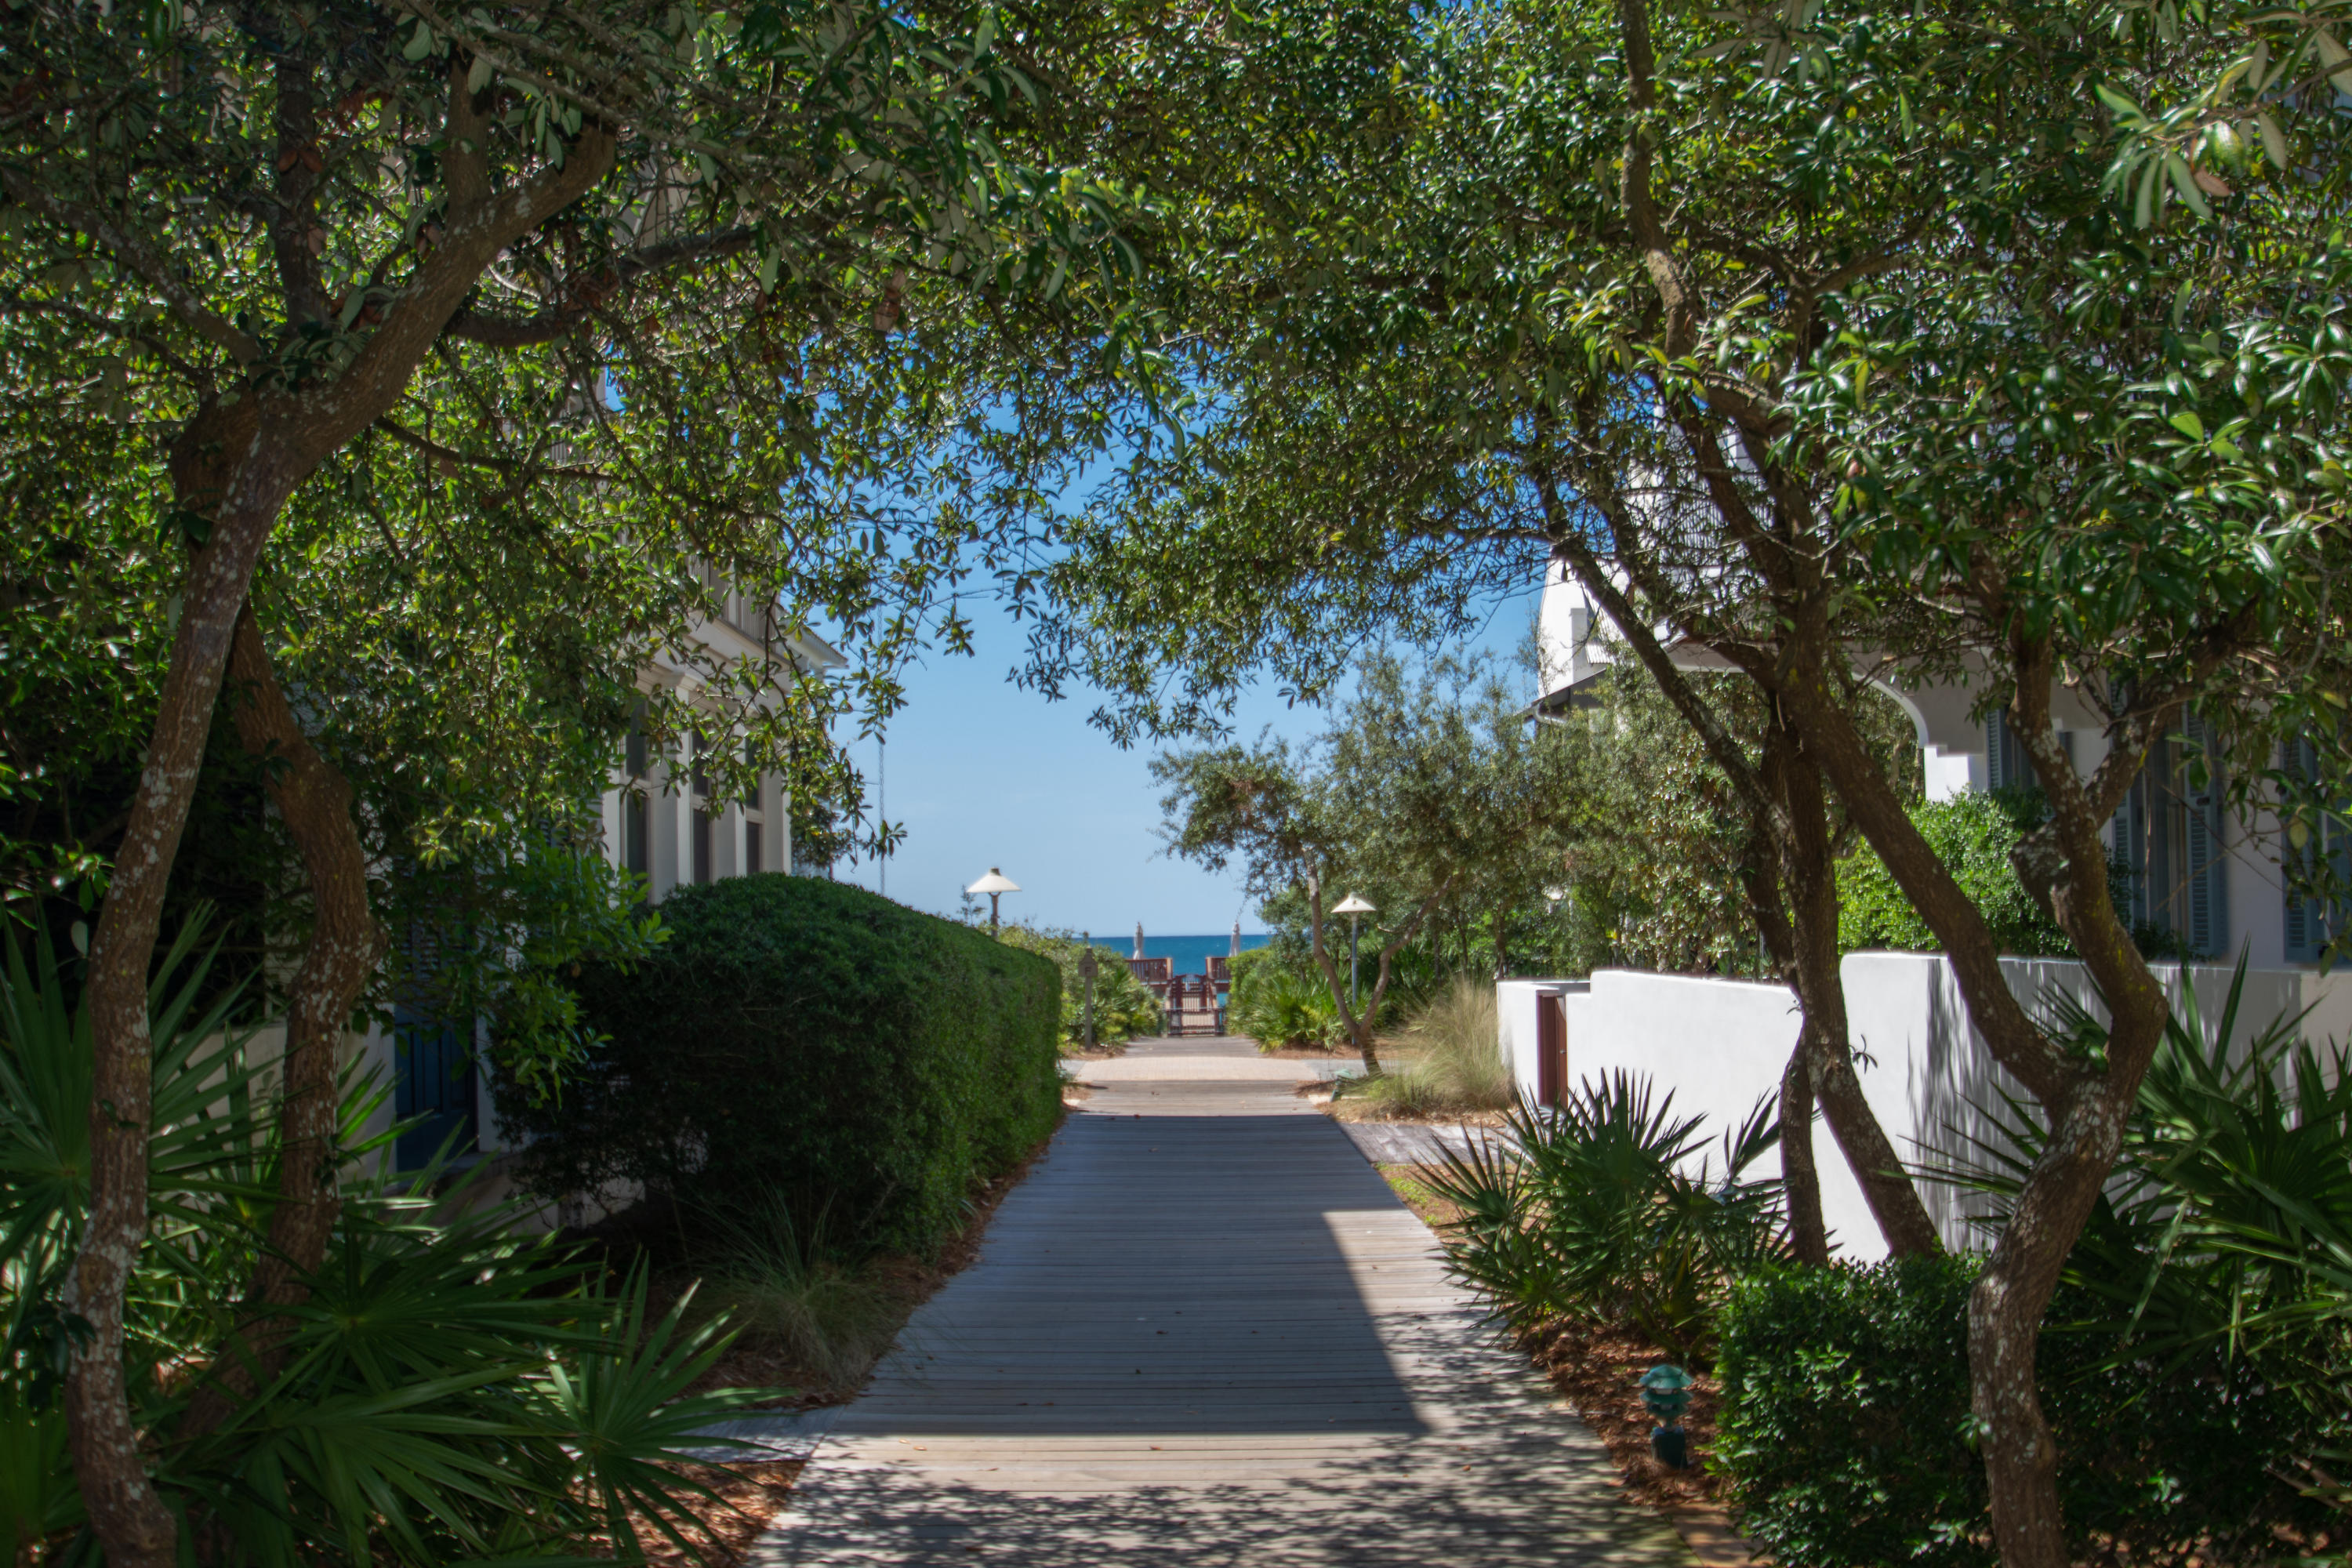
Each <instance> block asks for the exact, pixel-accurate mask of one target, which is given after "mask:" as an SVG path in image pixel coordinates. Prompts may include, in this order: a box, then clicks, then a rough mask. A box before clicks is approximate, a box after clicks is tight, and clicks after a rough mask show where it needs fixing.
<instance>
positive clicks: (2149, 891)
mask: <svg viewBox="0 0 2352 1568" xmlns="http://www.w3.org/2000/svg"><path fill="white" fill-rule="evenodd" d="M2182 731H2183V732H2182V734H2181V735H2179V736H2177V737H2167V738H2166V739H2165V740H2162V741H2159V742H2157V743H2156V744H2155V745H2154V746H2152V747H2150V748H2149V750H2148V754H2147V763H2144V764H2143V765H2142V766H2141V768H2140V772H2139V776H2138V777H2137V778H2136V779H2134V780H2133V781H2132V787H2131V793H2130V794H2128V795H2126V796H2125V797H2124V804H2123V806H2122V808H2121V809H2120V810H2118V811H2117V812H2116V821H2115V847H2116V858H2117V859H2118V860H2120V861H2121V862H2122V865H2123V870H2124V873H2125V878H2126V883H2127V885H2128V889H2129V893H2128V898H2127V900H2126V902H2127V908H2126V910H2124V913H2125V915H2126V918H2127V919H2128V920H2130V921H2131V922H2132V923H2133V924H2135V925H2142V926H2152V927H2154V928H2155V929H2157V930H2158V931H2171V932H2173V933H2174V934H2175V935H2177V936H2179V938H2180V939H2181V941H2182V942H2183V943H2184V944H2186V945H2187V947H2188V948H2189V951H2190V952H2193V953H2196V954H2197V955H2199V956H2200V957H2207V958H2210V957H2213V956H2215V955H2217V954H2219V953H2221V952H2222V951H2224V950H2225V949H2226V948H2227V947H2228V945H2229V942H2230V918H2229V915H2230V911H2229V857H2228V855H2227V853H2226V852H2225V849H2224V847H2223V835H2222V821H2221V765H2222V758H2221V752H2220V749H2219V747H2218V745H2217V741H2216V737H2215V736H2214V734H2213V731H2211V730H2210V728H2208V727H2207V725H2206V723H2205V721H2203V720H2201V719H2200V718H2198V717H2197V716H2196V715H2195V714H2193V713H2192V714H2189V716H2188V717H2187V718H2186V719H2185V720H2184V721H2183V722H2182ZM2192 762H2193V763H2197V764H2199V765H2196V766H2192V765H2191V764H2192ZM2200 772H2201V773H2203V774H2204V777H2203V779H2202V781H2201V782H2199V781H2197V780H2196V779H2195V778H2194V777H2193V775H2194V774H2196V773H2200Z"/></svg>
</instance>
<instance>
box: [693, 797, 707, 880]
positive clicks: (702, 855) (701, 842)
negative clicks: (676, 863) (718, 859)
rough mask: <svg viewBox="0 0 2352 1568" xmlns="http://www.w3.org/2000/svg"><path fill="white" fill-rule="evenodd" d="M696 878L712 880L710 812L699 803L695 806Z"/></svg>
mask: <svg viewBox="0 0 2352 1568" xmlns="http://www.w3.org/2000/svg"><path fill="white" fill-rule="evenodd" d="M694 879H695V880H696V881H698V882H708V881H709V880H710V813H709V811H707V810H705V809H704V808H702V807H701V806H696V807H695V808H694Z"/></svg>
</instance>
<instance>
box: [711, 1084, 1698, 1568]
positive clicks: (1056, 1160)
mask: <svg viewBox="0 0 2352 1568" xmlns="http://www.w3.org/2000/svg"><path fill="white" fill-rule="evenodd" d="M1245 1049H1246V1047H1236V1046H1235V1045H1234V1043H1232V1042H1223V1041H1202V1040H1193V1039H1187V1040H1182V1041H1171V1042H1168V1043H1166V1045H1164V1046H1146V1047H1139V1048H1138V1049H1137V1050H1135V1051H1133V1052H1131V1053H1130V1054H1129V1056H1128V1057H1127V1058H1123V1059H1122V1060H1121V1061H1120V1062H1119V1063H1118V1064H1116V1065H1117V1066H1118V1068H1119V1070H1118V1072H1117V1073H1097V1072H1096V1070H1095V1069H1096V1068H1100V1067H1104V1066H1108V1065H1112V1064H1100V1063H1088V1064H1085V1066H1084V1067H1083V1068H1081V1069H1080V1074H1079V1076H1081V1077H1082V1078H1087V1079H1090V1080H1092V1081H1097V1082H1100V1083H1102V1084H1103V1085H1104V1087H1102V1088H1101V1089H1097V1091H1096V1093H1095V1094H1094V1096H1093V1097H1092V1098H1091V1099H1089V1100H1087V1101H1086V1102H1085V1105H1084V1107H1083V1108H1082V1109H1081V1110H1079V1112H1078V1113H1077V1114H1076V1115H1074V1116H1073V1117H1072V1118H1071V1120H1070V1121H1069V1123H1068V1124H1067V1125H1066V1127H1065V1128H1064V1130H1063V1131H1062V1132H1061V1134H1060V1135H1059V1136H1058V1137H1057V1138H1056V1139H1055V1142H1054V1144H1053V1147H1052V1148H1051V1150H1050V1151H1049V1152H1047V1154H1046V1155H1045V1158H1043V1159H1042V1160H1040V1161H1039V1162H1038V1163H1037V1165H1036V1166H1035V1167H1034V1169H1033V1171H1032V1173H1030V1175H1029V1177H1028V1179H1027V1180H1026V1181H1024V1183H1023V1184H1022V1185H1021V1186H1020V1187H1019V1188H1018V1189H1016V1190H1015V1191H1014V1192H1013V1194H1010V1195H1009V1196H1008V1197H1007V1198H1006V1199H1005V1201H1004V1203H1003V1206H1002V1208H1001V1209H1000V1210H999V1212H998V1215H997V1216H996V1219H995V1221H994V1223H993V1224H992V1226H991V1227H990V1229H989V1232H988V1237H987V1240H986V1243H985V1245H984V1246H983V1247H982V1251H981V1255H980V1257H979V1258H978V1260H977V1261H975V1262H974V1263H973V1264H972V1266H971V1268H967V1269H966V1270H965V1271H964V1272H963V1273H961V1274H960V1275H958V1276H957V1277H956V1278H955V1279H951V1280H950V1281H949V1283H948V1284H947V1286H946V1287H945V1288H943V1289H941V1290H940V1293H939V1294H938V1295H937V1296H935V1297H934V1298H933V1299H932V1300H930V1301H929V1302H928V1303H927V1304H926V1305H925V1306H924V1307H923V1309H922V1310H920V1311H919V1312H918V1313H917V1314H916V1315H915V1318H914V1320H913V1321H911V1322H909V1323H908V1327H907V1331H906V1332H905V1333H904V1334H902V1335H901V1336H900V1340H899V1342H898V1346H897V1347H896V1349H895V1350H894V1351H893V1352H892V1353H891V1355H890V1356H889V1357H888V1358H887V1360H886V1361H885V1362H884V1363H883V1364H882V1366H881V1367H880V1368H879V1369H878V1370H877V1373H876V1376H875V1379H874V1382H873V1384H871V1386H870V1387H869V1388H868V1389H867V1390H866V1393H865V1394H864V1395H863V1396H862V1397H861V1398H859V1399H858V1400H857V1401H856V1404H854V1405H850V1406H848V1407H847V1408H846V1409H845V1410H844V1411H842V1412H841V1413H840V1415H839V1417H838V1418H837V1419H836V1420H835V1423H834V1425H833V1427H832V1430H831V1432H830V1434H829V1435H828V1436H825V1437H824V1438H823V1439H822V1441H821V1443H820V1445H819V1447H818V1448H817V1450H816V1457H815V1458H814V1460H813V1462H812V1463H811V1464H810V1466H809V1468H807V1469H806V1470H805V1471H803V1474H802V1476H801V1479H800V1482H799V1485H798V1486H797V1488H796V1489H795V1490H794V1492H793V1500H792V1504H791V1506H790V1507H789V1508H788V1510H786V1512H785V1513H784V1515H783V1516H782V1518H781V1519H780V1520H779V1521H778V1522H777V1524H776V1525H775V1526H774V1527H773V1528H772V1530H771V1531H770V1532H769V1534H768V1536H767V1537H766V1539H765V1540H764V1541H763V1542H761V1544H760V1546H759V1547H758V1549H757V1550H756V1552H755V1554H754V1561H755V1562H758V1563H762V1564H766V1565H768V1568H784V1565H786V1564H790V1565H793V1568H936V1565H939V1564H945V1563H959V1564H961V1563H975V1562H987V1561H997V1562H1003V1563H1020V1564H1023V1565H1024V1568H1103V1565H1107V1564H1117V1565H1118V1568H1159V1565H1162V1564H1165V1565H1170V1568H1174V1565H1177V1564H1182V1565H1185V1568H1224V1565H1227V1564H1231V1565H1233V1568H1244V1565H1247V1568H1293V1565H1297V1568H1322V1565H1327V1564H1328V1565H1333V1568H1338V1565H1351V1568H1352V1565H1364V1568H1408V1565H1410V1568H1423V1565H1428V1564H1453V1563H1476V1564H1493V1565H1495V1568H1520V1565H1526V1568H1538V1565H1540V1568H1550V1565H1554V1564H1602V1563H1626V1564H1640V1565H1643V1568H1690V1564H1691V1563H1692V1561H1693V1560H1692V1559H1691V1557H1690V1555H1689V1553H1688V1552H1687V1550H1686V1549H1685V1547H1684V1546H1683V1545H1682V1543H1681V1542H1680V1541H1679V1540H1678V1539H1677V1538H1676V1537H1675V1534H1674V1532H1673V1531H1671V1530H1669V1529H1668V1528H1666V1527H1665V1526H1664V1524H1663V1523H1661V1522H1660V1521H1657V1520H1656V1519H1655V1518H1654V1517H1653V1516H1651V1515H1649V1514H1647V1513H1645V1512H1643V1511H1640V1510H1635V1509H1633V1508H1632V1507H1630V1506H1628V1505H1626V1504H1624V1503H1622V1502H1621V1501H1620V1500H1619V1499H1618V1496H1617V1486H1616V1475H1615V1471H1614V1469H1613V1468H1612V1466H1611V1465H1610V1463H1609V1460H1608V1458H1607V1455H1606V1453H1605V1452H1604V1451H1603V1450H1602V1449H1601V1446H1600V1444H1599V1443H1598V1442H1597V1441H1596V1440H1595V1439H1594V1438H1593V1437H1592V1436H1591V1434H1590V1433H1589V1432H1587V1431H1586V1429H1585V1428H1584V1427H1583V1426H1582V1425H1581V1424H1580V1423H1579V1422H1578V1421H1577V1420H1576V1419H1575V1418H1574V1417H1573V1416H1572V1415H1570V1414H1569V1413H1568V1412H1567V1411H1566V1410H1565V1409H1564V1408H1562V1407H1561V1406H1560V1405H1559V1403H1558V1402H1557V1400H1556V1399H1554V1397H1553V1396H1552V1394H1551V1392H1550V1390H1549V1387H1548V1386H1547V1385H1546V1384H1544V1382H1543V1381H1542V1379H1541V1378H1540V1377H1539V1376H1538V1375H1537V1374H1536V1373H1533V1372H1532V1371H1531V1370H1530V1369H1529V1368H1528V1366H1527V1364H1526V1363H1525V1361H1524V1359H1523V1358H1522V1357H1520V1356H1519V1355H1518V1354H1517V1352H1514V1351H1512V1350H1510V1349H1508V1348H1507V1347H1506V1346H1504V1345H1502V1344H1500V1343H1499V1342H1497V1341H1496V1336H1495V1334H1494V1333H1493V1332H1492V1331H1491V1330H1490V1329H1488V1328H1487V1327H1486V1326H1485V1325H1484V1324H1483V1323H1482V1322H1481V1315H1480V1313H1479V1312H1478V1311H1477V1310H1476V1309H1475V1305H1474V1304H1473V1303H1471V1302H1470V1301H1469V1300H1467V1299H1466V1298H1465V1295H1464V1294H1463V1292H1462V1291H1461V1290H1460V1289H1458V1288H1457V1287H1455V1286H1454V1285H1453V1284H1452V1283H1451V1282H1449V1281H1448V1280H1447V1279H1445V1277H1444V1270H1443V1268H1442V1267H1441V1264H1440V1261H1439V1258H1438V1255H1437V1251H1436V1248H1435V1247H1434V1244H1433V1237H1431V1236H1430V1234H1429V1232H1428V1231H1427V1229H1426V1228H1424V1227H1423V1226H1422V1225H1421V1223H1420V1222H1419V1221H1418V1220H1416V1219H1415V1218H1413V1216H1412V1215H1411V1214H1410V1213H1409V1212H1408V1211H1406V1210H1405V1209H1404V1208H1403V1207H1402V1205H1400V1204H1399V1203H1398V1202H1397V1201H1396V1198H1395V1196H1394V1194H1391V1192H1390V1190H1389V1188H1388V1185H1387V1184H1386V1183H1384V1182H1383V1181H1381V1178H1380V1175H1379V1173H1377V1172H1375V1171H1373V1170H1372V1169H1371V1168H1370V1165H1368V1164H1367V1163H1365V1161H1364V1159H1363V1157H1362V1156H1360V1154H1359V1153H1358V1152H1357V1151H1356V1148H1355V1146H1354V1145H1353V1144H1351V1143H1350V1142H1349V1140H1348V1138H1347V1137H1346V1135H1345V1134H1344V1133H1342V1132H1341V1131H1339V1129H1338V1128H1337V1127H1336V1126H1335V1125H1334V1124H1333V1123H1332V1122H1330V1121H1328V1119H1326V1118H1324V1117H1322V1116H1321V1115H1319V1114H1317V1113H1315V1112H1313V1111H1310V1110H1305V1109H1303V1108H1302V1106H1301V1104H1300V1102H1299V1101H1298V1100H1297V1098H1296V1097H1295V1096H1293V1095H1292V1094H1291V1093H1290V1092H1289V1090H1288V1088H1287V1086H1286V1083H1285V1082H1284V1081H1282V1079H1284V1077H1285V1071H1277V1070H1268V1069H1273V1068H1276V1064H1274V1063H1262V1062H1259V1061H1256V1060H1255V1059H1251V1058H1246V1057H1245V1056H1244V1051H1245ZM1156 1059H1158V1060H1165V1061H1166V1062H1168V1063H1169V1064H1170V1065H1169V1066H1168V1067H1167V1068H1166V1074H1167V1076H1159V1075H1157V1074H1155V1071H1154V1062H1155V1060H1156ZM1221 1060H1222V1061H1223V1064H1225V1067H1226V1068H1227V1069H1230V1070H1229V1071H1228V1072H1227V1073H1226V1075H1225V1076H1218V1075H1217V1073H1216V1070H1215V1069H1217V1068H1218V1064H1219V1062H1220V1061H1221ZM1294 1065H1296V1064H1289V1063H1284V1064H1280V1066H1281V1068H1283V1069H1287V1068H1291V1067H1292V1066H1294ZM1306 1066H1307V1069H1308V1070H1307V1071H1303V1072H1300V1073H1298V1074H1297V1075H1296V1076H1298V1077H1311V1076H1313V1073H1312V1068H1313V1066H1314V1064H1311V1063H1310V1064H1306ZM1244 1068H1245V1069H1247V1072H1246V1074H1244V1071H1243V1070H1241V1069H1244ZM1179 1075H1181V1076H1179Z"/></svg>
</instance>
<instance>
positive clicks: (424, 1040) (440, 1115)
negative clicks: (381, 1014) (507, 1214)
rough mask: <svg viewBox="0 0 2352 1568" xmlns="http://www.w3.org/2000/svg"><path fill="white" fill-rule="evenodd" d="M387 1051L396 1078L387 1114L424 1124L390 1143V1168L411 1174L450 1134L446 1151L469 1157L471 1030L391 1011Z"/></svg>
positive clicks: (471, 1133) (472, 1108)
mask: <svg viewBox="0 0 2352 1568" xmlns="http://www.w3.org/2000/svg"><path fill="white" fill-rule="evenodd" d="M393 1052H394V1063H395V1064H396V1066H395V1071H396V1074H397V1076H396V1077H395V1078H394V1086H393V1094H392V1100H393V1113H394V1115H395V1116H397V1117H398V1118H399V1119H400V1120H401V1121H408V1120H409V1119H410V1118H412V1117H420V1116H421V1117H423V1118H424V1120H423V1121H420V1122H418V1123H417V1124H416V1125H415V1127H412V1128H410V1129H408V1130H407V1131H404V1132H403V1133H401V1135H400V1136H399V1137H398V1138H397V1139H395V1140H394V1142H393V1151H392V1157H393V1165H394V1168H395V1169H397V1170H402V1171H414V1170H415V1169H416V1168H417V1167H419V1166H420V1165H423V1164H424V1163H425V1162H426V1161H428V1160H430V1159H432V1158H433V1156H434V1155H435V1154H436V1153H438V1152H440V1149H441V1145H442V1144H443V1143H444V1142H447V1141H448V1140H449V1138H450V1136H451V1134H453V1133H454V1134H456V1138H457V1142H455V1144H454V1145H453V1146H452V1149H451V1152H453V1153H456V1154H471V1153H472V1152H474V1140H475V1137H476V1135H477V1133H478V1127H477V1126H476V1120H477V1118H476V1114H475V1095H474V1031H473V1030H472V1028H470V1027H467V1026H459V1025H457V1024H452V1023H449V1022H448V1021H446V1020H445V1019H440V1018H426V1017H424V1016H420V1015H419V1014H417V1013H416V1012H415V1011H413V1010H411V1009H409V1008H405V1007H400V1008H394V1011H393Z"/></svg>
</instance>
